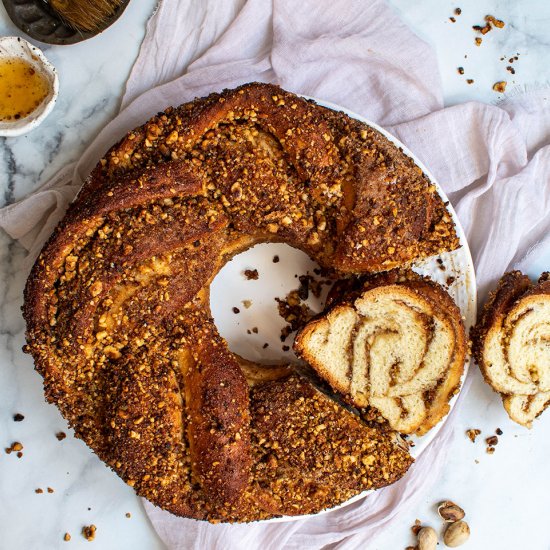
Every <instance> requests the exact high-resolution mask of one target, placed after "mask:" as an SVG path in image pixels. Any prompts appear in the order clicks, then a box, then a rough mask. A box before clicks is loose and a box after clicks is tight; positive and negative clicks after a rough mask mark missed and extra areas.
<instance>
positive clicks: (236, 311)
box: [231, 307, 241, 315]
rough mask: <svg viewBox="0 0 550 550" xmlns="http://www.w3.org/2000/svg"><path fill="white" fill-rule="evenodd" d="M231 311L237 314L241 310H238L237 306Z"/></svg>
mask: <svg viewBox="0 0 550 550" xmlns="http://www.w3.org/2000/svg"><path fill="white" fill-rule="evenodd" d="M231 311H233V313H234V314H235V315H237V314H238V313H240V312H241V310H240V309H239V308H238V307H234V308H233V309H232V310H231Z"/></svg>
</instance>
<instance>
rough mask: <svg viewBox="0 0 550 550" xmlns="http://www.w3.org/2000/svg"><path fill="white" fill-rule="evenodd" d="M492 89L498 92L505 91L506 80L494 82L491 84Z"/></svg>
mask: <svg viewBox="0 0 550 550" xmlns="http://www.w3.org/2000/svg"><path fill="white" fill-rule="evenodd" d="M493 90H494V91H495V92H498V93H499V94H503V93H504V92H505V91H506V81H505V80H501V81H500V82H495V83H494V84H493Z"/></svg>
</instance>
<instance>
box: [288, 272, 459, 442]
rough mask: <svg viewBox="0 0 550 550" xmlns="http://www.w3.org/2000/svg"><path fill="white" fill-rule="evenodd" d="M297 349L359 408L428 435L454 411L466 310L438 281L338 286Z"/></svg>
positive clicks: (394, 278) (400, 277) (395, 276)
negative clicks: (451, 402) (451, 403)
mask: <svg viewBox="0 0 550 550" xmlns="http://www.w3.org/2000/svg"><path fill="white" fill-rule="evenodd" d="M294 348H295V350H296V352H297V353H298V355H300V356H301V357H302V358H303V359H304V360H305V361H307V362H308V363H309V364H310V365H311V366H312V367H313V368H314V369H315V371H316V372H317V373H318V374H319V375H320V376H321V377H322V378H323V379H324V380H326V381H327V382H328V383H329V384H330V385H331V386H332V387H333V388H334V389H335V390H336V391H338V392H339V393H341V394H342V395H343V396H344V398H345V399H346V400H347V401H348V402H350V403H351V404H353V405H354V406H356V407H359V408H364V407H373V408H375V409H376V410H377V411H378V412H379V414H380V415H381V416H382V417H383V418H385V419H386V420H387V421H388V423H389V424H390V426H391V427H392V428H393V429H395V430H397V431H399V432H401V433H406V434H411V433H416V434H418V435H422V434H424V433H426V432H427V431H428V430H429V429H430V428H432V427H433V426H434V425H435V424H437V423H438V422H439V420H441V418H442V417H443V416H445V415H446V414H447V413H448V412H449V404H448V403H449V400H450V399H451V397H452V396H453V395H454V394H455V393H456V392H457V391H458V388H459V385H460V378H461V376H462V373H463V369H464V363H465V358H466V336H465V332H464V326H463V323H462V318H461V315H460V310H459V309H458V307H457V306H456V304H455V303H454V301H453V300H452V298H451V297H450V296H449V294H448V293H447V292H446V291H445V290H444V289H443V288H442V287H441V286H440V285H438V284H437V283H435V282H433V281H431V280H430V279H428V278H426V277H420V276H419V275H417V274H416V273H414V272H412V271H397V270H394V271H389V272H387V273H382V274H377V275H374V276H370V277H367V278H363V279H359V280H355V281H353V282H344V283H340V284H338V283H337V285H336V286H335V288H334V289H333V291H332V292H331V295H330V296H329V309H328V311H326V312H325V313H324V314H322V315H321V316H319V317H317V318H316V319H314V320H312V321H310V322H309V323H308V324H307V325H306V326H305V327H304V328H303V329H302V330H301V331H300V332H299V333H298V335H297V337H296V340H295V343H294Z"/></svg>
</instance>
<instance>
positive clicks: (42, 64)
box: [0, 36, 59, 137]
mask: <svg viewBox="0 0 550 550" xmlns="http://www.w3.org/2000/svg"><path fill="white" fill-rule="evenodd" d="M7 57H9V58H13V57H19V58H21V59H24V60H25V61H27V62H28V63H30V64H31V65H32V67H33V68H34V70H35V71H37V72H39V73H40V74H41V75H43V76H44V77H45V78H46V81H47V83H48V86H49V93H48V95H47V96H46V97H45V98H44V99H43V100H42V102H41V103H40V105H39V106H38V107H37V108H36V109H34V111H32V112H31V113H29V114H28V115H27V116H26V117H25V118H21V119H19V120H13V121H11V120H10V121H7V120H4V121H0V136H7V137H12V136H20V135H21V134H25V133H27V132H30V131H31V130H32V129H33V128H36V127H37V126H38V125H39V124H40V123H41V122H42V121H43V120H44V119H45V118H46V117H47V116H48V115H49V114H50V111H51V110H52V109H53V106H54V104H55V100H56V99H57V94H58V91H59V78H58V77H57V71H56V70H55V67H54V66H53V65H52V64H51V63H50V62H49V61H48V60H47V59H46V57H45V56H44V54H43V53H42V52H41V51H40V49H39V48H37V47H36V46H33V45H32V44H30V43H29V42H27V41H26V40H24V39H23V38H20V37H19V36H4V37H2V38H0V59H5V58H7Z"/></svg>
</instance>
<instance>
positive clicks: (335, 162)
mask: <svg viewBox="0 0 550 550" xmlns="http://www.w3.org/2000/svg"><path fill="white" fill-rule="evenodd" d="M259 242H285V243H288V244H290V245H292V246H294V247H297V248H300V249H301V250H303V251H305V252H306V253H307V254H309V255H310V256H311V257H312V258H313V259H315V260H316V261H317V262H318V263H319V264H320V265H321V266H323V267H327V268H331V269H334V270H337V271H339V272H341V273H362V272H366V271H378V270H386V269H389V268H392V267H394V266H401V265H407V264H409V263H410V262H412V261H413V260H416V259H418V258H423V257H426V256H429V255H433V254H438V253H440V252H442V251H446V250H452V249H455V248H457V247H458V246H459V242H458V238H457V236H456V232H455V230H454V226H453V223H452V220H451V218H450V215H449V214H448V212H447V210H446V209H445V205H444V204H443V202H442V201H441V199H440V197H439V195H438V194H437V192H436V190H435V188H434V187H433V186H432V185H431V183H430V182H429V181H428V180H427V178H426V177H425V176H424V175H423V174H422V172H421V171H420V170H419V169H418V167H416V166H415V164H414V163H413V161H412V160H411V159H409V158H408V157H407V156H405V155H404V154H403V153H402V152H401V151H399V150H398V149H397V148H396V147H394V146H393V145H392V144H391V143H390V142H389V141H388V140H386V138H384V137H383V136H382V135H380V134H379V133H378V132H376V131H375V130H373V129H372V128H370V127H368V126H366V125H364V124H362V123H360V122H357V121H354V120H352V119H350V118H349V117H347V116H346V115H344V114H342V113H335V112H333V111H330V110H327V109H325V108H321V107H319V106H317V105H315V104H314V103H312V102H309V101H305V100H303V99H301V98H299V97H297V96H296V95H294V94H291V93H289V92H285V91H283V90H281V89H280V88H278V87H276V86H273V85H268V84H257V83H256V84H247V85H244V86H241V87H240V88H237V89H235V90H226V91H224V92H223V93H221V94H211V95H210V96H208V97H206V98H202V99H197V100H195V101H193V102H191V103H188V104H185V105H182V106H180V107H177V108H169V109H167V110H166V111H165V112H163V113H159V114H158V115H157V116H155V117H153V118H152V119H151V120H149V121H148V122H147V123H146V124H144V125H143V126H141V127H139V128H137V129H135V130H134V131H132V132H130V133H129V134H128V135H127V136H126V137H125V138H123V139H122V140H121V141H120V142H119V143H117V144H116V145H115V146H113V147H112V148H111V149H110V150H109V151H108V152H107V154H106V155H105V157H104V158H103V159H102V160H101V161H100V163H99V164H98V165H97V167H96V168H95V169H94V170H93V172H92V174H91V175H90V177H89V179H88V180H87V182H86V184H85V185H84V187H83V188H82V190H81V192H80V194H79V195H78V197H77V198H76V199H75V201H74V202H73V204H72V205H71V206H70V208H69V210H68V212H67V214H66V215H65V217H64V219H63V220H62V221H61V222H60V224H59V225H58V227H57V228H56V230H55V232H54V234H53V235H52V237H51V238H50V239H49V241H48V242H47V243H46V245H45V246H44V248H43V250H42V252H41V254H40V256H39V258H38V259H37V261H36V263H35V265H34V267H33V269H32V272H31V274H30V276H29V279H28V281H27V285H26V288H25V303H24V308H23V313H24V317H25V320H26V322H27V346H26V348H25V349H26V351H28V352H29V353H31V354H32V355H33V357H34V360H35V364H36V368H37V370H38V371H39V372H40V374H41V375H42V376H43V378H44V388H45V395H46V398H47V400H48V401H49V402H52V403H55V404H56V405H57V406H58V407H59V409H60V410H61V412H62V414H63V415H64V416H65V418H67V420H68V421H69V423H70V424H71V426H72V427H73V428H74V429H75V433H76V435H77V437H80V438H82V439H83V440H84V441H85V442H86V444H88V445H89V446H90V447H91V448H92V449H93V450H94V451H95V452H96V453H97V454H98V456H99V457H100V458H101V459H102V460H104V461H105V462H106V463H107V464H109V465H110V466H111V467H112V468H113V469H114V470H115V471H116V472H117V473H118V474H119V475H120V476H121V477H122V478H123V479H124V480H125V481H126V482H127V483H129V484H130V485H131V486H133V487H134V488H135V489H136V491H137V492H138V493H139V494H140V495H143V496H145V497H146V498H148V499H149V500H151V501H152V502H154V503H155V504H158V505H159V506H162V507H163V508H165V509H168V510H170V511H172V512H173V513H176V514H179V515H182V516H187V517H194V518H198V519H209V520H212V521H215V520H221V521H245V520H249V519H258V518H264V517H269V516H272V515H280V514H283V513H284V514H287V513H295V514H300V513H305V511H308V512H313V511H317V510H320V509H322V508H323V507H326V506H332V505H335V504H336V503H337V502H338V501H342V500H345V499H347V498H349V496H350V494H351V493H353V492H354V491H355V492H356V493H357V492H360V491H361V490H363V489H364V488H365V487H367V486H369V487H371V486H372V487H376V486H380V483H382V481H380V479H379V478H377V477H376V475H371V476H370V477H369V479H370V480H371V481H370V482H365V483H354V484H352V485H353V487H352V486H351V485H350V486H348V488H347V489H345V490H344V489H342V490H336V488H335V487H333V486H332V484H333V482H332V481H331V482H330V483H329V484H328V486H327V487H328V488H332V492H331V491H328V489H327V491H328V492H331V494H332V495H333V496H332V497H330V498H329V497H328V496H326V497H323V498H319V500H318V501H317V504H315V500H314V499H312V500H311V502H309V504H307V505H306V504H304V505H303V506H301V505H300V502H306V500H307V499H305V494H304V493H301V492H300V491H302V489H301V486H300V485H299V484H294V485H292V484H290V485H289V487H292V489H289V491H290V490H292V491H294V492H295V495H294V500H293V499H289V498H287V497H285V499H284V500H285V502H294V503H295V504H296V506H295V507H292V509H289V508H288V506H287V505H286V504H282V500H281V499H278V497H276V495H275V493H274V488H273V486H272V484H271V481H270V482H269V483H267V485H265V486H263V490H264V492H265V494H263V496H262V497H261V498H260V496H258V497H257V498H256V497H254V498H256V500H254V506H255V509H256V511H255V512H254V513H253V512H251V511H250V507H251V504H250V502H251V501H250V497H249V496H247V495H250V494H251V493H250V491H251V487H258V483H259V481H258V478H257V477H255V476H257V475H259V474H257V472H258V463H257V462H255V461H256V460H257V456H258V455H257V454H255V453H256V450H255V447H254V433H255V432H254V430H258V429H259V427H258V426H257V425H256V424H255V423H254V422H255V420H254V418H253V411H255V410H257V409H255V407H259V406H261V403H259V404H258V403H256V402H255V401H254V399H255V397H254V396H251V394H250V389H249V385H248V383H247V379H246V376H245V374H244V373H243V369H242V368H241V366H240V363H239V360H238V358H236V357H235V356H234V355H233V354H232V353H231V352H230V351H229V349H228V347H227V344H226V342H225V341H224V340H223V338H221V336H220V335H219V333H218V331H217V329H216V327H215V325H214V323H213V320H212V317H211V314H210V309H209V303H208V301H209V294H208V288H209V284H210V282H211V281H212V279H213V278H214V277H215V275H216V273H217V272H218V271H219V269H220V268H221V267H222V266H223V265H224V263H225V262H226V261H228V260H229V259H230V258H231V257H232V256H234V255H235V254H237V253H239V252H240V251H243V250H245V249H247V248H249V247H250V246H253V245H254V244H256V243H259ZM272 384H273V385H274V388H276V387H278V386H277V382H272ZM281 384H284V383H281ZM298 386H299V387H300V388H302V389H301V390H300V391H303V392H305V394H307V392H308V391H309V390H306V389H305V386H303V385H298ZM285 387H286V386H285ZM273 391H274V392H275V393H276V392H277V391H279V390H276V389H274V390H273ZM280 391H283V390H280ZM285 391H286V390H285ZM289 391H290V390H289ZM293 391H294V390H293ZM257 395H259V396H261V395H264V394H263V393H262V392H258V393H257ZM266 395H267V394H266ZM316 402H319V401H318V400H317V401H316ZM342 414H343V413H342ZM321 417H322V414H321V411H319V418H321ZM316 418H317V417H314V418H313V419H312V421H313V424H314V423H315V419H316ZM281 422H283V425H284V419H281ZM357 429H359V428H357ZM371 435H372V434H371ZM365 437H367V435H365ZM373 437H374V436H373ZM315 444H316V443H315V440H314V439H312V440H311V445H315ZM319 444H320V443H319ZM381 449H382V450H381V451H380V458H379V460H380V461H382V462H380V464H382V463H384V464H385V467H386V471H387V472H388V476H389V477H388V479H392V480H393V479H395V478H396V477H398V476H400V475H402V474H403V473H404V471H405V470H406V468H405V467H404V465H405V464H407V463H408V462H407V460H405V458H403V457H401V459H402V461H401V463H400V465H397V463H396V462H392V460H393V459H392V456H394V455H392V452H393V451H391V452H390V448H389V447H384V446H383V447H381ZM377 460H378V459H377ZM384 461H386V462H384ZM307 464H308V465H307V466H305V467H307V468H313V465H312V464H313V463H307ZM377 464H378V462H377ZM380 468H382V466H380ZM306 473H307V474H308V475H310V474H311V475H313V471H307V472H306ZM326 479H327V480H329V479H334V480H335V481H334V484H336V483H338V484H341V483H343V482H342V481H341V479H340V478H337V477H331V476H328V475H327V477H326ZM384 479H385V478H384ZM373 480H374V481H373ZM385 481H387V480H386V479H385ZM327 483H328V482H327ZM369 484H370V485H369ZM304 490H305V489H304ZM328 492H327V495H328ZM260 502H266V503H269V504H266V505H265V506H264V507H263V508H262V506H263V505H260V504H259V503H260ZM274 503H279V504H274Z"/></svg>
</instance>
